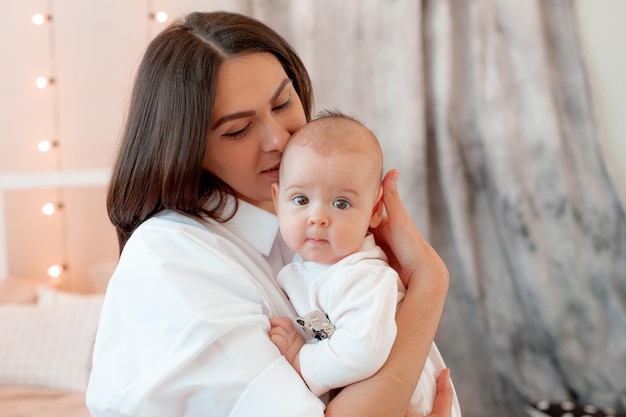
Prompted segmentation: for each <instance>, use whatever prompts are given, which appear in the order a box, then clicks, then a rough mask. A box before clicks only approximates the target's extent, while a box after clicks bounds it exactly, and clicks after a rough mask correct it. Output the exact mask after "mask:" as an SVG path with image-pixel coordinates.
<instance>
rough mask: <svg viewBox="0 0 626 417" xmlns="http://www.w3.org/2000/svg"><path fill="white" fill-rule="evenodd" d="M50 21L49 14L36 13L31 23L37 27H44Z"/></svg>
mask: <svg viewBox="0 0 626 417" xmlns="http://www.w3.org/2000/svg"><path fill="white" fill-rule="evenodd" d="M49 20H50V16H49V15H47V14H43V13H35V14H34V15H32V16H31V18H30V21H31V22H33V23H34V24H35V25H38V26H41V25H43V24H44V23H46V22H47V21H49Z"/></svg>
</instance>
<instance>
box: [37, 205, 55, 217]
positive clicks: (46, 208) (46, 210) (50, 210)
mask: <svg viewBox="0 0 626 417" xmlns="http://www.w3.org/2000/svg"><path fill="white" fill-rule="evenodd" d="M56 209H57V206H56V205H55V204H54V203H46V204H44V205H43V207H42V208H41V212H42V213H43V214H45V215H46V216H52V215H53V214H54V212H55V211H56Z"/></svg>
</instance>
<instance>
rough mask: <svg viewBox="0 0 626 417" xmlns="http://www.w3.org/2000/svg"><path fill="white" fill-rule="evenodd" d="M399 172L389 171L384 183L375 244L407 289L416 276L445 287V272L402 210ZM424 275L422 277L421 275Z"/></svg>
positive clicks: (437, 257) (435, 255)
mask: <svg viewBox="0 0 626 417" xmlns="http://www.w3.org/2000/svg"><path fill="white" fill-rule="evenodd" d="M399 175H400V174H399V172H398V170H396V169H392V170H390V171H389V172H388V173H387V175H385V178H384V180H383V203H384V204H385V210H386V212H387V214H386V216H383V219H382V221H381V223H380V225H379V226H378V227H377V228H376V229H373V230H372V233H373V234H374V237H375V239H376V243H377V244H378V245H379V246H380V247H381V248H383V250H384V251H385V253H386V254H387V257H388V258H389V263H390V265H391V266H392V267H393V268H394V269H395V270H396V271H397V272H398V274H400V278H401V279H402V282H403V283H404V285H405V286H406V287H408V286H409V282H410V281H411V279H413V278H415V277H418V276H423V275H425V276H427V277H431V276H432V277H437V279H438V280H445V282H439V284H443V285H444V286H445V290H446V291H447V286H448V282H447V281H448V279H449V277H448V270H447V268H446V265H445V264H444V263H443V261H442V260H441V258H440V257H439V255H438V254H437V252H435V250H434V249H433V248H432V247H431V246H430V244H428V242H426V240H424V238H423V237H422V235H421V233H420V232H419V230H418V229H417V227H416V226H415V224H414V223H413V220H412V219H411V217H410V216H409V213H408V212H407V211H406V209H405V208H404V205H403V204H402V201H401V200H400V194H399V193H398V187H397V181H398V176H399ZM423 273H425V274H423Z"/></svg>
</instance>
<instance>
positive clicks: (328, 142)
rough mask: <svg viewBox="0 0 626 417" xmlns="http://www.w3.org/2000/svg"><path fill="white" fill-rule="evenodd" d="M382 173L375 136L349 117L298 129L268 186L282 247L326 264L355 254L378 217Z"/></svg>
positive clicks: (328, 117) (328, 116)
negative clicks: (274, 181) (275, 179)
mask: <svg viewBox="0 0 626 417" xmlns="http://www.w3.org/2000/svg"><path fill="white" fill-rule="evenodd" d="M382 169H383V157H382V151H381V148H380V145H379V143H378V140H377V139H376V136H374V134H373V133H372V132H371V131H370V130H369V129H367V128H366V127H365V126H364V125H363V124H361V123H360V122H359V121H357V120H355V119H353V118H352V117H349V116H346V115H343V114H341V113H337V112H327V113H324V114H323V115H322V116H320V117H318V118H316V119H315V120H313V121H312V122H310V123H308V124H306V125H305V126H304V127H302V128H301V129H299V130H298V131H297V132H296V133H294V135H293V136H292V137H291V139H290V140H289V142H288V143H287V147H286V148H285V150H284V152H283V157H282V161H281V166H280V180H279V181H280V182H279V184H274V185H273V186H272V196H273V198H274V205H275V207H276V213H277V215H278V219H279V221H280V230H281V233H282V235H283V238H284V239H285V242H286V243H287V245H289V247H290V248H291V249H292V250H294V251H296V252H298V253H299V254H300V255H301V256H302V257H303V258H304V260H307V261H314V262H319V263H328V264H329V263H334V262H337V261H338V260H340V259H341V258H343V257H345V256H347V255H350V254H352V253H354V252H356V251H357V250H358V249H359V248H360V246H361V244H362V243H363V239H364V238H365V235H366V234H367V232H368V229H369V228H370V227H377V226H378V225H379V223H380V219H381V217H382V213H383V205H382V200H381V197H382V186H381V178H382Z"/></svg>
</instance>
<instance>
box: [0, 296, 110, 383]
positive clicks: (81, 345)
mask: <svg viewBox="0 0 626 417" xmlns="http://www.w3.org/2000/svg"><path fill="white" fill-rule="evenodd" d="M43 293H44V294H43V296H42V297H41V299H40V300H39V301H40V302H38V303H37V304H34V305H26V304H22V305H0V384H13V385H29V386H41V387H48V388H54V389H62V390H70V391H84V390H85V389H86V387H87V381H88V379H89V373H90V371H91V357H92V352H93V344H94V340H95V335H96V330H97V327H98V320H99V318H100V310H101V309H102V296H81V295H74V294H56V293H58V291H55V290H53V289H44V290H43ZM39 294H40V295H41V289H40V293H39ZM66 296H67V297H66Z"/></svg>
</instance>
